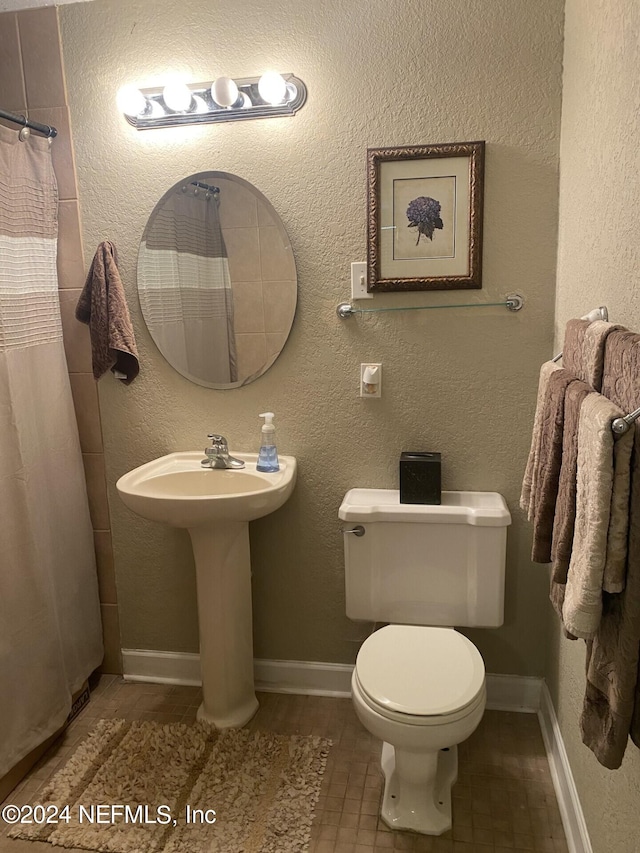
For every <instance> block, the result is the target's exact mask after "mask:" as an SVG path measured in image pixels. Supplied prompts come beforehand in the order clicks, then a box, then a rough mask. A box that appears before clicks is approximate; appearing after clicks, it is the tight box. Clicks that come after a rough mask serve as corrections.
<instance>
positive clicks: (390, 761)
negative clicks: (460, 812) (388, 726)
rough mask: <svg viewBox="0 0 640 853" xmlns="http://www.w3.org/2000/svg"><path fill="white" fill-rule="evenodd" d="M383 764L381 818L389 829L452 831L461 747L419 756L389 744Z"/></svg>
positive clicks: (384, 747)
mask: <svg viewBox="0 0 640 853" xmlns="http://www.w3.org/2000/svg"><path fill="white" fill-rule="evenodd" d="M380 764H381V767H382V772H383V773H384V778H385V786H384V795H383V798H382V809H381V811H380V817H381V818H382V820H383V821H384V822H385V823H386V824H387V826H389V827H391V829H410V830H413V832H421V833H422V834H424V835H442V833H443V832H446V831H447V830H448V829H451V788H452V786H453V784H454V783H455V781H456V779H457V778H458V747H457V746H451V747H449V748H448V749H441V750H438V751H437V752H429V753H419V754H416V753H409V752H406V751H405V750H402V749H401V750H398V749H397V748H394V747H393V746H391V744H389V743H386V742H385V743H384V744H383V747H382V758H381V760H380Z"/></svg>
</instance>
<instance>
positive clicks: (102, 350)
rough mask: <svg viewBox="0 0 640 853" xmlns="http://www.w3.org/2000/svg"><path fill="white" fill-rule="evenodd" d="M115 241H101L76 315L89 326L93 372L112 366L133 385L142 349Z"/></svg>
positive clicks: (126, 381)
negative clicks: (133, 320)
mask: <svg viewBox="0 0 640 853" xmlns="http://www.w3.org/2000/svg"><path fill="white" fill-rule="evenodd" d="M117 259H118V254H117V251H116V247H115V246H114V245H113V243H110V242H108V241H105V242H103V243H100V245H99V246H98V249H97V251H96V254H95V257H94V259H93V263H92V264H91V269H90V270H89V274H88V276H87V280H86V282H85V285H84V288H83V290H82V293H81V294H80V299H79V300H78V304H77V306H76V319H77V320H80V322H81V323H86V324H87V325H88V326H89V331H90V334H91V358H92V362H93V376H94V378H95V379H96V380H97V379H100V377H101V376H102V375H103V374H104V373H106V372H107V370H109V368H111V370H112V371H113V373H116V372H117V373H122V374H124V376H125V378H124V380H123V381H124V383H125V385H129V383H131V382H133V380H134V379H135V378H136V376H137V375H138V372H139V370H140V366H139V363H138V351H137V348H136V339H135V337H134V334H133V327H132V325H131V318H130V317H129V309H128V307H127V301H126V298H125V295H124V288H123V286H122V281H121V280H120V273H119V272H118V266H117Z"/></svg>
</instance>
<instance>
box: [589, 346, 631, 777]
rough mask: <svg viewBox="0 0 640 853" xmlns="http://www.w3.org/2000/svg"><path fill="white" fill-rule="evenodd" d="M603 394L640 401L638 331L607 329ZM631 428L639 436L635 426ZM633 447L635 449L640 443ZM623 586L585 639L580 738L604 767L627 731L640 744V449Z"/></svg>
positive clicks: (620, 751)
mask: <svg viewBox="0 0 640 853" xmlns="http://www.w3.org/2000/svg"><path fill="white" fill-rule="evenodd" d="M602 393H603V394H604V396H606V397H608V398H609V399H610V400H611V401H612V402H613V403H615V404H616V405H617V406H619V407H620V408H621V409H623V410H624V411H625V412H631V411H633V410H634V409H636V408H637V407H638V406H639V405H640V335H635V334H632V333H631V332H622V331H615V332H612V333H611V334H610V335H609V336H608V338H607V341H606V346H605V360H604V375H603V381H602ZM632 429H633V430H634V432H635V440H636V442H638V441H639V440H640V424H639V423H638V422H637V421H636V423H635V424H634V425H633V427H632ZM636 446H638V447H640V444H637V445H636ZM631 465H632V467H631V495H630V505H629V537H628V558H627V576H626V584H625V588H624V590H623V591H622V592H621V593H618V594H617V595H610V594H608V593H604V594H603V607H602V616H601V619H600V625H599V627H598V631H597V633H596V635H595V637H594V639H593V640H592V641H589V642H587V689H586V695H585V699H584V705H583V710H582V717H581V720H580V726H581V729H582V740H583V742H584V743H585V744H586V745H587V746H588V747H589V748H590V749H591V750H592V752H593V753H594V754H595V756H596V758H597V759H598V761H599V762H600V763H601V764H603V765H604V766H605V767H608V768H610V769H615V768H617V767H619V766H620V764H621V763H622V759H623V756H624V752H625V748H626V745H627V739H628V736H629V735H631V738H632V740H633V741H634V743H635V744H636V746H640V696H639V691H638V688H639V685H638V658H639V649H640V453H635V454H633V456H632V463H631Z"/></svg>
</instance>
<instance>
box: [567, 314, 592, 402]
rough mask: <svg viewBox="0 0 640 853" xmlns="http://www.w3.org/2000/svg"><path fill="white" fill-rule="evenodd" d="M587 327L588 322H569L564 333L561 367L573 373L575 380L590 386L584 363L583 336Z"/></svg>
mask: <svg viewBox="0 0 640 853" xmlns="http://www.w3.org/2000/svg"><path fill="white" fill-rule="evenodd" d="M588 327H589V321H588V320H569V322H568V323H567V326H566V328H565V332H564V346H563V347H562V366H563V367H564V369H565V370H568V371H569V373H573V375H574V377H575V378H576V379H581V380H582V381H583V382H587V383H588V384H589V385H591V383H590V382H589V380H588V377H587V371H586V367H585V361H584V335H585V332H586V331H587V328H588ZM591 387H593V386H591Z"/></svg>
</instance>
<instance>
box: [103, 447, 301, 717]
mask: <svg viewBox="0 0 640 853" xmlns="http://www.w3.org/2000/svg"><path fill="white" fill-rule="evenodd" d="M231 455H232V456H235V457H236V458H238V459H242V460H243V461H244V462H245V463H246V465H245V467H244V468H239V469H233V470H224V469H216V468H214V469H211V468H203V467H202V465H201V464H200V462H201V460H202V459H203V458H204V454H203V453H200V452H198V451H187V452H182V453H169V454H168V455H167V456H161V457H160V459H154V460H153V462H147V463H146V465H141V466H140V467H139V468H134V470H133V471H129V473H128V474H125V475H124V476H122V477H120V479H119V480H118V482H117V483H116V488H117V489H118V492H119V494H120V497H121V498H122V500H123V502H124V503H125V504H126V506H128V507H129V509H131V510H133V511H134V512H136V513H138V515H141V516H143V517H144V518H148V519H150V520H151V521H159V522H162V523H164V524H169V525H171V526H172V527H186V528H187V529H188V531H189V536H190V538H191V545H192V547H193V556H194V560H195V564H196V588H197V595H198V625H199V635H200V669H201V671H202V696H203V700H202V705H201V706H200V708H199V709H198V719H200V720H206V721H207V722H210V723H213V724H214V725H215V726H217V727H218V728H220V729H225V728H239V727H240V726H244V725H245V723H247V722H248V721H249V720H250V719H251V718H252V717H253V715H254V714H255V712H256V711H257V709H258V700H257V698H256V693H255V687H254V679H253V620H252V606H251V553H250V547H249V522H250V521H253V520H254V519H255V518H261V517H262V516H263V515H268V514H269V513H271V512H274V511H275V510H277V509H278V508H279V507H281V506H282V504H283V503H284V502H285V501H286V500H287V498H288V497H289V495H290V494H291V492H292V491H293V487H294V486H295V482H296V467H297V466H296V460H295V459H294V458H293V456H280V457H279V461H280V470H279V471H277V472H276V473H274V474H266V473H263V472H261V471H256V464H257V462H258V454H257V453H236V451H232V453H231ZM275 559H277V558H275Z"/></svg>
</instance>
